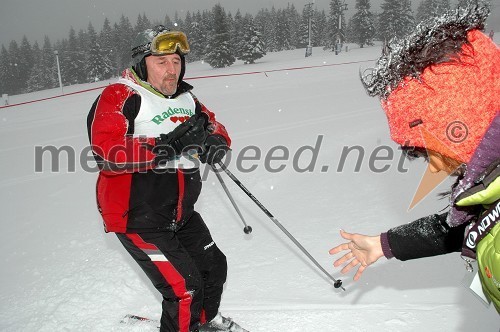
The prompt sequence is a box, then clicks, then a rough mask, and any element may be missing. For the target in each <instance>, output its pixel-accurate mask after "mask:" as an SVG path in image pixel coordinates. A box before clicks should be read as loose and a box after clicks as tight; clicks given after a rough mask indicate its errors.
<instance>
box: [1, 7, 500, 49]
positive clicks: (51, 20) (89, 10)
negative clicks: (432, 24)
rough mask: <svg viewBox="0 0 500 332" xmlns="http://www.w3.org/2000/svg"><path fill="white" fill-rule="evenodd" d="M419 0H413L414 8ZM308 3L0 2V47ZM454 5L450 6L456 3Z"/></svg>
mask: <svg viewBox="0 0 500 332" xmlns="http://www.w3.org/2000/svg"><path fill="white" fill-rule="evenodd" d="M420 1H421V0H412V3H413V4H414V7H416V5H418V4H419V3H420ZM307 2H309V0H302V1H297V0H42V1H39V0H2V1H1V4H0V31H1V35H0V44H3V45H4V46H5V47H8V44H9V42H10V41H11V40H13V39H14V40H16V41H17V42H18V43H20V42H21V40H22V38H23V36H24V35H26V37H27V38H28V40H29V41H30V43H33V42H34V41H36V40H37V41H38V43H39V44H40V46H42V44H43V38H44V36H45V35H48V36H49V37H50V40H51V42H52V43H53V42H55V41H56V40H58V39H59V40H61V39H63V38H67V36H68V32H69V29H70V26H73V28H75V30H76V31H78V30H80V29H86V28H87V25H88V23H89V22H92V24H93V25H94V28H95V29H96V30H97V31H100V30H101V28H102V23H103V22H104V18H105V17H107V18H108V19H109V20H110V22H111V24H113V23H115V22H118V20H119V18H120V16H121V14H124V15H125V16H128V17H129V18H130V20H131V23H132V24H133V25H135V22H136V20H137V16H138V15H139V14H140V13H145V14H146V16H147V17H148V18H149V19H150V20H160V21H163V18H164V17H165V14H168V15H169V16H170V17H171V18H173V17H174V14H175V12H176V11H177V12H178V13H179V16H180V17H181V18H184V17H185V15H186V12H187V11H191V12H196V11H198V10H201V11H202V10H204V9H210V8H212V7H213V6H214V5H215V4H216V3H220V4H221V5H222V6H223V7H224V8H225V9H226V10H227V11H230V12H232V13H233V14H234V13H235V12H236V10H237V9H238V8H239V9H240V10H241V12H242V13H243V14H244V13H251V14H255V13H256V12H257V11H258V10H259V9H261V8H269V9H270V8H271V7H272V6H273V5H274V6H275V7H276V8H277V9H278V8H285V7H286V6H287V4H288V3H291V4H294V5H295V7H296V8H297V10H298V11H299V13H300V12H302V8H303V7H304V4H306V3H307ZM313 2H314V3H315V4H316V7H317V8H318V9H325V10H326V9H328V4H329V3H330V0H315V1H313ZM381 2H382V0H371V4H372V10H373V11H379V8H380V3H381ZM456 2H457V1H456V0H455V1H453V0H452V3H456ZM346 3H347V4H348V8H349V10H348V13H347V14H348V16H350V15H352V14H353V13H354V10H355V8H354V5H355V3H356V1H355V0H346ZM492 7H493V9H492V15H491V17H490V19H489V20H488V22H489V23H490V24H491V25H493V23H494V24H495V26H494V28H495V30H496V31H499V30H500V0H492Z"/></svg>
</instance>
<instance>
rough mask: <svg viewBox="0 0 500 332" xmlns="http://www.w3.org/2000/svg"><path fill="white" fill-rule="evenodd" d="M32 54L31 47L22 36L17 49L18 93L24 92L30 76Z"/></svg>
mask: <svg viewBox="0 0 500 332" xmlns="http://www.w3.org/2000/svg"><path fill="white" fill-rule="evenodd" d="M33 61H34V58H33V52H32V49H31V45H30V43H29V41H28V38H26V36H23V40H22V41H21V46H20V47H19V63H18V64H19V81H20V86H21V90H20V92H21V93H23V92H26V89H27V87H28V79H29V76H30V72H31V68H32V67H33Z"/></svg>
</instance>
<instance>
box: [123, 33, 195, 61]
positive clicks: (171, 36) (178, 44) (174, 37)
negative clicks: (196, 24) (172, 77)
mask: <svg viewBox="0 0 500 332" xmlns="http://www.w3.org/2000/svg"><path fill="white" fill-rule="evenodd" d="M177 50H179V52H180V53H181V54H183V55H185V54H188V53H189V51H190V49H189V43H188V41H187V37H186V35H185V34H184V33H183V32H180V31H163V32H160V33H159V34H157V35H156V36H155V37H154V38H153V40H152V41H151V42H150V43H147V44H145V45H141V46H139V47H136V48H135V49H132V57H135V56H137V55H138V54H148V53H150V54H152V55H166V54H174V53H176V52H177Z"/></svg>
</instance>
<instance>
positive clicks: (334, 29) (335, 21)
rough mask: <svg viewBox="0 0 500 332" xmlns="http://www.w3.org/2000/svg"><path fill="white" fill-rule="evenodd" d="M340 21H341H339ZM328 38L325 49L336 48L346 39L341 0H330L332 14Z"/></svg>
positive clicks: (329, 18)
mask: <svg viewBox="0 0 500 332" xmlns="http://www.w3.org/2000/svg"><path fill="white" fill-rule="evenodd" d="M339 21H340V23H339ZM327 27H328V34H329V35H328V39H327V41H326V44H325V49H330V50H332V51H333V50H336V48H337V46H338V44H339V43H340V45H341V44H342V43H344V41H345V30H346V23H345V15H344V9H343V4H342V3H341V2H340V1H339V0H331V1H330V15H329V17H328V23H327Z"/></svg>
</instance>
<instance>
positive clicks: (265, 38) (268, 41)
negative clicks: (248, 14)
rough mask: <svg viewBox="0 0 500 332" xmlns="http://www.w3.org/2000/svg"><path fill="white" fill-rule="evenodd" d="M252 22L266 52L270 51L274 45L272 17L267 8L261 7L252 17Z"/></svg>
mask: <svg viewBox="0 0 500 332" xmlns="http://www.w3.org/2000/svg"><path fill="white" fill-rule="evenodd" d="M273 8H274V7H273ZM254 24H255V26H256V28H257V30H258V31H259V32H260V34H261V36H262V43H263V44H264V48H265V51H266V52H271V51H273V49H274V45H275V40H274V37H275V32H274V24H273V17H272V15H271V12H270V11H269V10H268V9H261V10H260V11H259V12H258V13H257V15H255V18H254Z"/></svg>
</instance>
